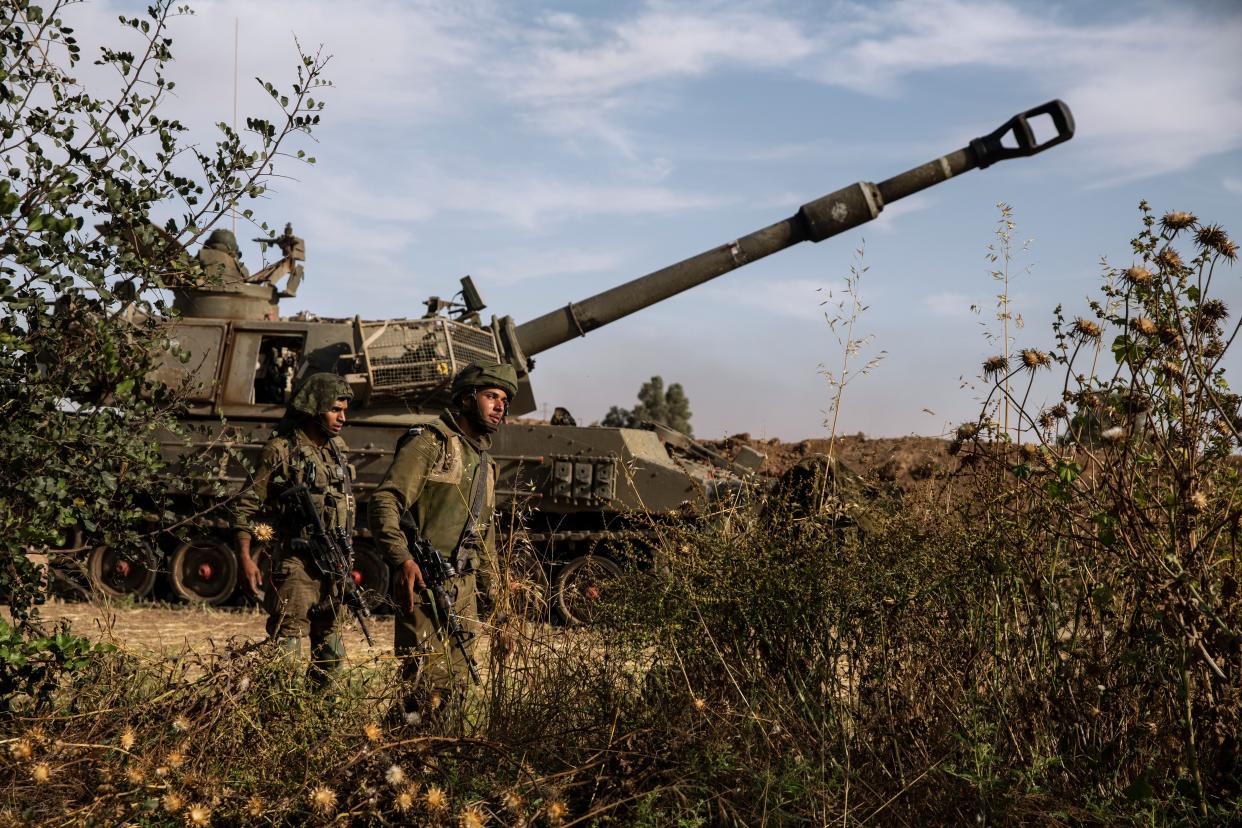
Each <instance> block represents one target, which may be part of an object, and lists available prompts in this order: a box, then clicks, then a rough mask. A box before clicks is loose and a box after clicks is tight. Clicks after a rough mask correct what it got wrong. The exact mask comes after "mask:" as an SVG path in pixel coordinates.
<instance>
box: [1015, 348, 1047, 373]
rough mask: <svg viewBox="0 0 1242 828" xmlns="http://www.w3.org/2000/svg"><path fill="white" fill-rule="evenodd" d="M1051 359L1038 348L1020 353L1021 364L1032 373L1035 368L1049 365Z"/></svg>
mask: <svg viewBox="0 0 1242 828" xmlns="http://www.w3.org/2000/svg"><path fill="white" fill-rule="evenodd" d="M1051 362H1052V358H1051V357H1050V356H1048V354H1047V352H1045V351H1041V350H1039V349H1038V348H1027V349H1025V350H1023V351H1022V364H1023V365H1025V366H1026V367H1027V368H1029V369H1031V370H1032V371H1034V370H1035V369H1036V368H1043V367H1045V366H1047V365H1049V364H1051Z"/></svg>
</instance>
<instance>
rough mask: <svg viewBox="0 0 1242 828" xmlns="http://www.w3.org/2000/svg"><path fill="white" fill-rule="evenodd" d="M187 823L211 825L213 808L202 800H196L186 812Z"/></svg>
mask: <svg viewBox="0 0 1242 828" xmlns="http://www.w3.org/2000/svg"><path fill="white" fill-rule="evenodd" d="M185 823H186V825H210V824H211V809H210V808H208V807H207V806H206V805H204V804H203V803H201V802H195V803H194V804H193V805H191V806H190V807H189V808H188V809H187V810H186V812H185Z"/></svg>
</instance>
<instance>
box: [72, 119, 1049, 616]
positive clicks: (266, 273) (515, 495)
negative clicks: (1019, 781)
mask: <svg viewBox="0 0 1242 828" xmlns="http://www.w3.org/2000/svg"><path fill="white" fill-rule="evenodd" d="M1036 118H1040V119H1042V122H1046V123H1050V124H1051V132H1050V134H1049V135H1048V136H1047V137H1043V138H1039V137H1037V136H1036V133H1035V131H1034V128H1033V125H1032V123H1031V122H1032V120H1035V119H1036ZM1037 123H1039V122H1037ZM1073 133H1074V122H1073V118H1072V115H1071V114H1070V111H1069V109H1068V108H1067V107H1066V106H1065V104H1063V103H1062V102H1060V101H1051V102H1049V103H1047V104H1044V105H1043V106H1040V107H1037V108H1035V109H1032V110H1029V111H1027V112H1024V113H1022V114H1020V115H1017V116H1015V117H1014V118H1012V119H1010V120H1009V121H1008V122H1006V123H1005V124H1003V125H1002V126H1001V127H1000V128H999V129H997V130H996V131H995V132H992V133H990V134H988V135H986V136H983V137H981V138H976V139H974V140H972V141H971V142H970V143H969V144H968V145H967V146H965V147H963V148H961V149H959V150H957V151H956V152H952V153H950V154H948V155H945V156H942V157H940V158H937V159H935V160H933V161H930V162H928V163H926V164H923V165H921V166H918V167H915V168H913V169H910V170H908V171H906V172H904V173H901V174H900V175H897V176H894V177H892V178H889V179H887V180H885V181H881V182H880V183H878V184H873V183H870V182H859V183H855V184H851V185H850V186H848V187H845V188H844V189H841V190H837V191H836V192H833V193H830V194H828V195H825V196H823V197H821V198H818V199H815V200H814V201H810V202H808V203H806V204H804V205H802V207H800V208H799V209H798V211H797V212H796V213H794V214H793V215H792V216H790V217H788V218H785V219H782V220H781V221H778V222H776V223H775V224H772V225H770V226H768V227H764V228H762V229H759V230H756V231H755V232H753V233H750V234H749V235H745V236H742V237H739V238H736V239H734V240H732V241H729V242H727V243H725V244H722V245H720V246H719V247H715V248H712V249H711V250H707V251H705V252H703V253H700V254H698V255H696V256H692V257H691V258H688V259H686V260H684V261H681V262H677V263H676V264H672V265H669V266H668V267H665V268H662V269H660V270H657V271H655V272H653V273H649V274H647V275H646V276H642V277H640V278H637V279H634V280H633V281H630V282H627V283H625V284H621V285H618V286H616V287H614V288H612V289H610V290H606V291H604V292H602V293H599V294H596V295H594V296H591V297H589V298H587V299H584V300H582V301H578V302H570V303H569V304H567V305H564V306H562V307H559V308H556V309H554V310H551V311H549V312H548V313H545V314H544V315H542V316H539V317H536V318H534V319H530V320H528V321H525V322H521V323H519V322H516V321H515V320H514V319H512V318H511V317H509V316H491V317H490V318H489V319H486V320H485V319H484V318H483V316H482V315H481V312H482V311H483V310H484V308H485V306H484V304H483V302H482V300H481V299H480V297H479V294H478V292H477V291H476V290H475V288H474V285H473V283H472V282H471V281H470V279H469V278H468V277H467V278H466V279H463V280H462V291H461V293H460V300H459V301H444V300H441V299H438V298H435V297H432V298H431V299H429V300H427V311H426V313H425V314H424V315H423V316H421V317H419V318H410V319H384V320H373V321H371V320H363V319H360V318H358V317H356V316H355V317H353V318H336V319H329V318H321V317H318V316H314V315H310V314H306V313H302V314H299V315H296V316H293V317H289V318H283V317H281V316H280V314H279V302H280V299H281V298H284V297H288V296H292V295H293V294H294V292H295V291H296V289H297V286H298V284H299V283H300V282H301V279H302V265H301V264H300V262H301V261H302V260H304V258H305V254H304V245H303V243H302V241H301V240H300V239H298V238H297V237H296V236H294V235H293V234H292V230H291V228H286V232H285V235H283V236H280V237H277V238H276V239H270V240H265V242H266V243H269V244H275V245H277V246H279V247H280V250H281V253H282V258H281V259H280V260H279V261H278V262H277V263H276V264H275V265H273V266H272V267H269V268H266V269H265V270H263V271H260V272H259V273H256V274H254V275H251V274H249V273H247V272H246V271H245V269H244V268H241V267H240V266H239V263H230V262H229V261H228V259H227V256H225V257H223V258H221V257H220V256H217V257H216V259H212V260H210V261H208V260H207V259H204V258H203V256H204V254H203V253H200V260H202V261H203V264H204V266H205V267H207V268H208V269H209V268H210V267H211V266H213V265H214V266H217V267H218V268H219V270H220V273H221V274H222V276H223V278H222V279H218V280H216V281H217V283H216V284H211V285H209V286H199V287H187V288H182V289H179V290H177V291H176V292H175V293H176V296H175V307H176V309H177V310H178V311H179V312H180V313H179V316H178V317H177V318H176V319H173V320H170V322H169V326H170V333H171V336H172V337H173V339H174V340H175V342H176V344H177V346H178V348H179V349H180V350H181V351H183V352H188V354H189V358H188V361H184V362H183V361H181V360H179V359H169V360H167V362H166V363H165V365H164V367H163V368H162V369H161V373H160V379H162V380H163V381H165V382H167V383H170V384H178V383H181V382H185V381H186V380H187V379H188V383H187V386H188V398H189V408H188V411H187V414H186V416H187V417H188V418H189V420H191V421H193V422H196V423H198V425H199V426H200V429H199V433H200V434H201V437H199V438H195V439H193V440H190V441H189V442H187V441H185V440H184V439H169V440H168V441H167V442H166V443H165V445H164V453H165V456H166V457H167V458H168V459H169V460H171V461H174V463H175V462H177V458H179V457H182V456H185V455H187V454H192V455H198V456H199V459H200V460H201V456H202V455H203V454H204V453H205V452H211V451H221V453H220V458H221V460H220V463H219V465H218V467H217V468H216V469H215V473H216V474H217V475H218V478H217V479H221V478H222V479H224V480H226V481H227V482H228V483H229V484H230V485H231V486H232V488H233V489H234V490H235V491H236V490H240V488H241V487H242V486H244V485H246V483H247V472H246V469H245V467H244V465H243V464H241V463H238V462H236V459H235V458H236V453H238V452H240V454H241V455H242V456H246V457H248V459H249V461H250V463H251V464H253V462H254V461H255V460H256V459H257V457H258V452H259V450H260V449H261V447H262V445H263V443H264V442H265V440H266V439H267V437H268V435H269V433H270V429H271V427H272V426H273V425H274V424H275V423H276V422H277V421H278V420H279V419H280V418H281V415H282V414H283V412H284V409H285V402H286V399H287V398H288V395H289V394H290V392H291V390H292V388H293V386H294V384H295V383H296V381H297V379H298V378H299V377H300V376H303V375H305V374H307V373H310V372H314V371H335V372H337V373H339V374H341V375H342V376H344V377H345V378H346V380H347V381H348V382H349V384H350V386H351V387H352V388H353V390H354V393H355V395H356V397H355V400H354V403H353V404H352V405H351V408H350V412H349V418H350V419H349V424H348V426H347V428H346V433H345V435H344V436H345V438H346V440H347V442H348V444H349V446H350V459H351V461H352V463H353V464H354V466H355V467H356V472H357V481H356V483H355V487H354V490H355V492H356V494H357V496H358V501H359V504H360V511H361V512H363V513H365V510H366V505H367V498H368V494H369V493H370V492H371V491H372V490H373V489H374V488H375V487H376V486H377V485H378V484H379V482H380V480H381V479H382V477H383V475H384V473H385V471H386V470H387V468H388V465H389V462H390V461H391V459H392V456H393V452H394V450H395V446H396V443H397V440H398V439H399V438H400V437H401V436H402V435H403V434H404V433H405V432H406V430H407V429H408V428H410V427H411V426H412V425H415V424H417V423H420V422H425V421H427V420H429V419H433V418H435V417H436V416H438V414H439V412H440V411H441V410H442V409H443V407H444V405H445V404H446V402H447V399H446V397H447V391H448V388H449V383H450V380H451V379H452V377H453V375H454V374H455V373H456V372H457V371H458V370H460V369H461V368H462V367H464V366H465V365H466V364H468V363H470V362H473V361H476V360H499V361H504V362H508V363H509V364H511V365H513V367H514V368H515V369H516V370H517V374H518V377H519V381H520V386H519V392H518V394H517V396H516V397H515V399H514V400H513V401H512V403H511V407H510V415H511V416H512V417H517V418H520V417H521V415H524V414H528V413H530V412H533V411H535V409H536V404H535V396H534V394H533V391H532V388H531V372H532V369H533V367H534V357H536V356H537V355H539V354H541V353H542V352H544V351H547V350H549V349H551V348H554V347H557V346H558V345H562V344H565V343H567V342H569V341H571V340H573V339H576V338H578V337H580V336H584V335H586V334H588V333H590V332H591V331H593V330H595V329H596V328H599V327H602V326H603V325H607V324H608V323H610V322H614V321H616V320H618V319H620V318H621V317H623V316H626V315H628V314H631V313H634V312H635V311H638V310H641V309H643V308H645V307H648V306H649V305H653V304H655V303H657V302H660V301H662V300H664V299H667V298H669V297H671V296H674V295H676V294H678V293H681V292H682V291H684V290H687V289H689V288H691V287H694V286H696V285H699V284H702V283H704V282H706V281H708V280H710V279H714V278H716V277H717V276H720V275H722V274H725V273H728V272H729V271H731V270H734V269H735V268H738V267H741V266H743V265H745V264H748V263H750V262H753V261H757V260H758V259H761V258H763V257H765V256H768V255H770V254H772V253H775V252H777V251H779V250H783V249H785V248H787V247H791V246H793V245H795V244H798V243H799V242H803V241H813V242H819V241H823V240H824V239H827V238H829V237H831V236H834V235H836V234H838V233H841V232H844V231H846V230H849V229H851V228H853V227H856V226H858V225H860V224H863V223H865V222H867V221H870V220H871V219H874V218H875V217H876V216H878V215H879V214H880V211H881V210H882V209H883V208H884V207H885V205H888V204H891V203H893V202H894V201H896V200H898V199H900V198H904V197H906V196H908V195H911V194H913V193H916V192H919V191H920V190H923V189H925V188H927V187H930V186H932V185H935V184H939V183H940V182H942V181H946V180H948V179H950V178H952V177H954V176H957V175H960V174H962V173H964V172H967V171H969V170H972V169H975V168H980V169H982V168H985V167H987V166H989V165H991V164H993V163H995V162H997V161H1000V160H1004V159H1009V158H1017V157H1024V156H1029V155H1034V154H1036V153H1038V152H1041V151H1043V150H1045V149H1047V148H1049V147H1051V146H1054V145H1056V144H1059V143H1061V142H1063V141H1066V140H1068V139H1069V138H1070V137H1072V135H1073ZM233 250H234V252H235V247H234V248H233ZM204 252H206V251H204ZM213 255H214V254H213ZM208 258H210V257H208ZM234 265H237V266H234ZM282 280H285V286H284V288H283V289H282V288H281V287H280V283H281V281H282ZM221 282H222V283H221ZM223 449H231V450H232V451H233V452H234V459H233V460H229V459H228V457H229V455H228V453H226V452H223V451H222V450H223ZM493 456H494V457H495V458H496V460H497V462H498V463H499V467H500V481H499V484H498V487H497V494H498V500H499V506H500V512H501V514H502V518H501V521H502V524H503V526H502V531H503V532H506V533H508V532H509V531H510V530H511V529H512V528H513V527H514V526H515V525H516V524H517V523H518V522H520V523H521V524H522V525H523V527H524V531H523V536H524V537H525V538H526V540H527V541H528V542H529V544H530V545H531V546H532V547H533V549H534V551H535V553H536V555H537V559H538V560H540V561H542V562H543V565H544V569H543V573H544V575H546V576H548V577H550V579H551V586H552V593H551V594H552V596H553V598H554V601H555V604H556V605H557V607H558V610H559V611H560V613H561V614H562V615H563V616H565V617H566V618H569V619H575V618H581V617H583V616H584V615H586V614H588V613H589V604H590V601H591V599H592V598H593V596H595V595H596V594H597V591H596V584H597V582H598V581H599V579H601V578H602V577H603V576H607V575H609V574H612V573H615V572H616V571H617V567H616V563H615V562H614V561H613V559H612V557H611V552H612V550H614V549H616V548H617V547H618V545H619V544H620V542H621V541H624V542H626V543H628V544H631V545H638V546H642V545H643V543H644V540H645V538H646V533H648V532H650V531H651V522H650V518H649V516H659V515H665V514H669V513H694V514H702V513H703V512H704V511H705V510H707V509H708V508H709V507H710V506H711V504H712V503H713V502H714V501H715V500H718V499H719V498H720V497H721V495H722V493H726V492H730V491H732V490H733V489H734V488H736V486H737V484H738V480H739V479H741V478H744V477H745V476H746V475H747V474H748V473H749V471H750V470H752V469H753V468H754V467H755V466H756V465H757V461H758V460H759V459H761V458H758V457H756V456H753V455H744V456H739V457H735V458H725V457H722V456H720V455H718V454H715V453H713V452H711V451H709V450H707V449H706V448H704V447H702V446H699V445H698V444H696V443H694V442H693V441H691V440H689V439H688V438H686V437H685V436H684V435H681V434H678V433H676V432H673V431H671V430H669V429H664V428H651V429H635V428H604V427H598V426H578V425H574V424H572V419H571V418H567V417H560V418H557V417H554V418H553V421H552V422H551V423H544V422H532V421H525V420H521V419H518V420H517V421H516V422H513V423H510V424H509V425H507V426H505V427H504V428H502V429H501V430H500V432H499V433H498V434H497V436H496V439H495V442H494V448H493ZM510 507H512V508H510ZM223 511H224V510H223V509H217V510H215V511H209V512H207V513H206V514H205V515H204V516H203V517H202V518H200V519H198V520H197V521H196V528H195V530H194V533H193V535H192V537H190V539H189V540H178V541H176V542H173V543H170V548H169V549H167V550H164V553H162V554H166V555H167V560H164V561H156V562H155V563H154V564H153V565H151V566H147V565H145V564H143V563H141V562H139V561H134V560H131V559H130V558H129V557H127V556H126V555H124V554H121V553H119V552H115V551H111V550H107V549H100V550H96V552H95V553H94V555H93V556H92V557H91V560H90V565H89V570H90V574H91V580H92V581H93V582H94V584H95V586H96V587H97V588H100V589H103V590H104V591H106V592H112V593H135V594H143V593H145V592H148V591H150V589H151V587H152V584H153V582H154V580H155V570H157V569H160V568H166V571H167V572H168V581H169V584H170V585H171V587H172V589H173V591H174V592H176V593H177V594H179V595H180V596H181V597H182V598H185V599H187V600H191V601H205V602H209V603H221V602H224V601H227V600H228V599H229V598H230V597H231V596H232V595H233V593H234V591H235V589H236V587H237V565H236V561H235V558H234V555H233V552H232V550H231V544H230V539H229V537H228V532H227V526H228V522H227V516H226V515H225V514H223ZM187 513H189V512H188V510H187ZM366 525H367V523H366V520H365V514H363V515H361V516H360V519H359V520H358V526H359V527H361V528H360V530H359V534H358V537H357V538H356V544H355V548H356V550H357V561H356V564H355V570H356V571H355V577H356V579H357V580H359V581H360V582H361V583H362V584H363V585H364V586H366V587H368V588H370V589H373V590H375V591H376V592H380V593H383V592H384V591H385V590H386V588H387V584H388V573H387V571H386V569H385V567H384V566H383V565H382V564H381V562H380V560H379V558H378V556H376V554H375V552H374V551H373V549H372V547H371V546H370V544H369V539H368V532H367V530H366V529H365V527H366Z"/></svg>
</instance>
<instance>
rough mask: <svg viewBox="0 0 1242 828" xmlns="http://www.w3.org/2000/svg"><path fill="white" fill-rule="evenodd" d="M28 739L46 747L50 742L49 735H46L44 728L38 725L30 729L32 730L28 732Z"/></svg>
mask: <svg viewBox="0 0 1242 828" xmlns="http://www.w3.org/2000/svg"><path fill="white" fill-rule="evenodd" d="M26 737H27V738H28V739H30V740H31V741H32V742H34V743H35V744H36V745H46V744H47V743H48V741H50V740H49V739H48V738H47V733H45V732H44V730H43V728H41V727H39V726H38V725H35V726H34V727H32V728H30V730H28V731H26Z"/></svg>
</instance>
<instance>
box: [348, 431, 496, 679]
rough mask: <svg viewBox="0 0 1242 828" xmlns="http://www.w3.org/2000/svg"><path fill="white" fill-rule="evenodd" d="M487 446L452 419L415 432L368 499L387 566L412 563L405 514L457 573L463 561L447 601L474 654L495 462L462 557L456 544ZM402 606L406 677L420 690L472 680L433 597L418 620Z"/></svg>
mask: <svg viewBox="0 0 1242 828" xmlns="http://www.w3.org/2000/svg"><path fill="white" fill-rule="evenodd" d="M490 447H491V439H490V438H488V437H487V436H483V437H481V438H479V439H478V440H474V439H471V438H470V437H468V436H466V435H465V434H463V433H462V431H461V429H460V428H458V426H457V424H456V423H455V422H454V421H453V416H452V415H451V414H449V413H448V412H445V413H444V414H443V415H442V416H441V418H440V419H439V420H436V421H435V422H431V423H427V424H426V425H423V426H416V427H414V428H412V429H410V431H409V432H408V433H407V434H406V436H405V437H404V438H402V442H401V443H400V444H399V445H398V447H397V453H396V456H395V457H394V458H393V461H392V466H391V467H389V469H388V474H387V475H386V476H385V477H384V482H383V483H381V484H380V487H379V488H378V489H376V490H375V492H374V493H373V494H372V495H371V500H370V507H369V511H370V518H371V527H372V528H371V531H372V534H373V535H374V536H375V540H376V543H377V544H378V545H379V548H380V549H381V550H382V553H383V555H384V559H385V561H386V562H387V563H388V565H389V566H391V567H393V568H394V569H399V568H400V567H401V565H402V564H403V563H405V562H406V561H408V560H410V552H409V547H408V544H407V543H406V538H405V533H404V532H403V531H402V530H401V527H400V521H401V516H402V515H403V514H405V512H406V511H407V510H408V511H409V512H410V517H411V518H412V519H413V522H414V524H415V525H416V526H417V527H418V532H419V535H420V536H421V537H423V538H425V539H427V540H428V541H430V542H431V543H432V545H433V546H435V547H436V548H437V549H439V550H440V552H441V553H442V554H443V555H444V556H445V559H446V560H448V561H449V563H451V564H453V565H454V566H455V567H456V565H457V562H458V561H461V562H463V563H464V564H465V566H463V567H460V568H459V569H460V570H461V571H460V572H459V574H458V577H457V578H455V579H454V583H453V585H452V587H451V588H450V589H449V595H450V597H451V598H453V608H454V610H455V611H456V612H457V614H458V616H460V618H461V620H462V627H463V628H464V629H465V631H466V634H467V636H468V637H470V641H468V643H467V649H468V650H470V651H471V654H472V655H473V649H474V638H473V636H474V634H475V633H477V628H478V608H477V601H476V594H477V590H478V589H482V590H483V591H484V592H486V591H487V589H488V588H489V586H490V583H491V581H492V578H493V577H494V573H495V571H496V540H495V530H494V527H493V526H492V513H493V510H494V508H495V502H496V496H495V493H496V464H495V463H494V462H493V461H492V460H491V459H490V458H488V464H487V467H486V469H485V470H484V473H485V474H486V475H487V478H486V479H485V481H484V483H483V485H484V486H485V488H484V491H483V499H482V504H481V508H480V510H479V515H478V519H477V521H476V523H475V525H474V526H473V527H471V528H470V529H468V530H467V531H466V533H465V538H464V539H463V544H462V549H460V550H458V548H457V540H458V538H459V537H461V536H462V530H463V528H466V521H467V519H468V518H469V517H470V497H471V494H472V493H473V491H474V485H475V476H476V475H477V474H479V459H480V457H481V455H482V453H483V452H485V451H487V450H488V449H489V448H490ZM454 591H456V595H455V596H454V595H453V592H454ZM397 605H398V611H397V619H396V628H395V630H394V635H393V644H394V648H395V650H396V653H397V655H398V656H399V657H403V658H405V659H406V661H405V663H404V665H403V670H404V674H405V677H406V678H407V679H408V680H410V681H414V682H416V683H417V684H418V685H419V687H420V689H427V690H431V691H435V690H450V689H452V688H453V687H454V686H456V687H457V688H458V689H460V688H463V687H464V686H465V684H464V682H465V681H466V680H467V679H466V678H465V676H466V669H465V658H464V657H463V656H462V654H461V652H460V650H458V648H457V646H456V645H455V644H454V643H453V642H452V641H451V640H450V639H448V638H447V637H446V636H443V635H441V632H440V631H441V629H442V623H441V619H438V618H437V617H436V611H435V609H434V605H433V604H432V603H431V597H430V595H427V594H424V595H423V596H422V600H421V603H419V604H417V605H416V606H415V608H414V612H413V613H407V612H405V610H404V607H402V602H401V601H400V600H398V601H397ZM424 656H426V657H428V658H426V659H424V658H423V657H424ZM424 668H425V672H424Z"/></svg>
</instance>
